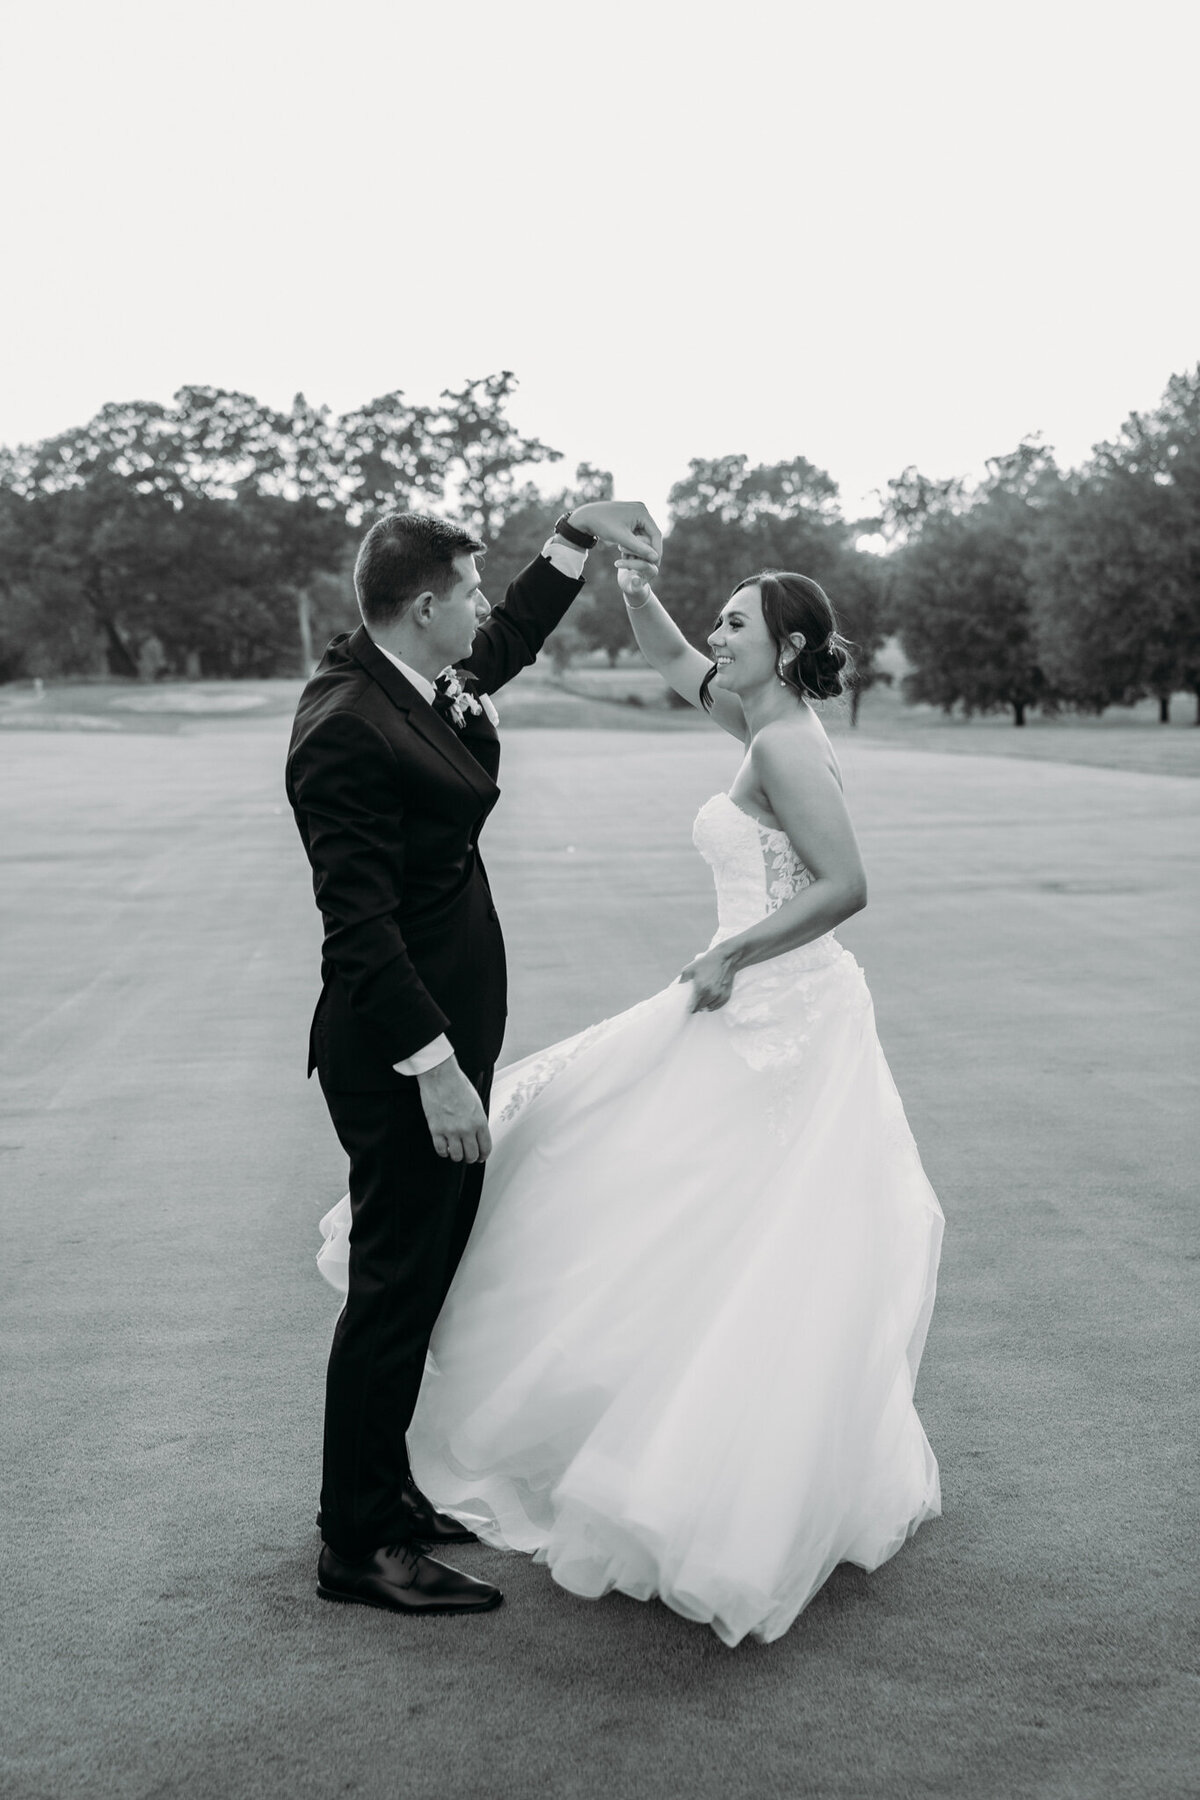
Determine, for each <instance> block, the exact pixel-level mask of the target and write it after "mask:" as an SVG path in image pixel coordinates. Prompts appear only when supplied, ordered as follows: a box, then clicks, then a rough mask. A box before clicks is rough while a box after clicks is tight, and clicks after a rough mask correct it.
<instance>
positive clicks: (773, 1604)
mask: <svg viewBox="0 0 1200 1800" xmlns="http://www.w3.org/2000/svg"><path fill="white" fill-rule="evenodd" d="M694 836H695V842H696V844H697V846H698V848H699V850H700V851H701V853H702V855H703V856H704V857H705V858H706V859H707V861H708V862H709V863H710V864H711V865H712V869H713V873H714V876H715V879H716V887H717V903H718V916H719V929H718V931H717V934H716V938H714V940H713V941H714V942H716V941H717V939H719V938H722V937H727V936H729V935H731V934H732V933H734V932H738V931H741V930H743V929H744V928H745V927H746V926H748V925H750V924H753V923H754V921H755V920H757V919H761V918H762V917H763V916H764V915H765V914H766V913H768V912H771V911H773V910H774V909H775V908H776V907H777V906H779V905H781V904H782V902H783V901H784V900H787V899H790V898H791V897H792V896H793V895H794V894H797V893H798V892H800V890H801V889H802V888H804V887H806V886H807V885H808V883H809V881H810V880H811V879H812V877H811V876H810V875H809V873H808V871H807V870H806V869H805V868H804V867H803V865H802V864H801V863H800V861H799V858H798V857H797V855H796V853H795V851H794V849H793V848H792V845H791V843H790V841H789V839H788V838H787V836H786V835H785V834H784V833H783V832H781V831H776V830H769V829H768V828H767V827H766V826H764V825H762V824H761V823H760V822H759V821H758V820H756V819H754V818H752V817H751V816H750V815H749V814H748V813H746V812H744V811H742V810H741V809H740V808H739V807H738V806H737V805H736V804H735V803H734V802H733V801H732V800H731V799H730V798H729V796H728V795H727V794H717V795H714V797H713V798H712V799H711V800H709V801H708V802H707V803H706V804H705V805H704V806H703V807H702V808H701V809H700V813H699V815H698V817H697V819H696V824H695V831H694ZM690 995H691V989H690V987H689V986H688V985H686V984H680V983H676V984H675V985H674V986H672V987H669V988H667V989H666V990H665V991H664V992H662V993H660V994H656V995H655V996H654V997H653V998H652V999H650V1000H646V1001H643V1002H642V1003H641V1004H640V1005H638V1006H635V1007H633V1008H632V1009H631V1010H630V1011H629V1012H626V1013H622V1014H621V1015H620V1016H619V1017H617V1018H614V1019H608V1020H606V1021H604V1022H603V1023H602V1024H599V1025H594V1026H592V1027H591V1028H590V1029H589V1030H587V1031H584V1032H582V1033H581V1034H580V1035H579V1036H578V1037H574V1038H570V1039H568V1040H567V1041H566V1042H564V1043H561V1044H556V1045H554V1046H553V1047H552V1048H551V1049H549V1050H545V1051H542V1052H541V1053H540V1054H538V1055H536V1056H531V1057H528V1058H526V1060H525V1061H523V1062H520V1063H515V1064H513V1065H512V1066H511V1067H510V1068H508V1069H505V1070H503V1071H501V1073H500V1074H499V1075H498V1077H497V1080H496V1087H495V1092H494V1096H493V1104H492V1129H493V1134H494V1149H493V1152H492V1156H491V1159H490V1161H489V1163H488V1172H487V1179H486V1182H485V1184H484V1192H483V1203H482V1207H481V1210H480V1214H479V1219H478V1222H477V1224H476V1226H475V1230H474V1233H473V1235H472V1237H471V1241H470V1244H469V1247H468V1249H467V1253H466V1255H465V1257H464V1259H463V1262H462V1264H461V1266H460V1268H459V1271H458V1274H457V1276H456V1278H455V1281H454V1285H453V1287H452V1288H451V1290H450V1295H449V1298H448V1300H447V1302H446V1306H445V1308H444V1310H443V1312H442V1315H441V1318H440V1319H439V1321H438V1326H437V1330H436V1332H435V1334H434V1338H433V1344H432V1348H431V1352H430V1358H429V1362H428V1366H427V1370H426V1374H425V1380H424V1385H423V1386H422V1389H421V1398H420V1403H419V1405H418V1408H417V1414H416V1418H415V1420H414V1422H413V1427H412V1430H411V1432H410V1434H409V1447H410V1453H411V1457H412V1464H413V1469H414V1473H415V1475H416V1478H417V1481H418V1482H419V1484H420V1486H421V1487H422V1488H423V1489H424V1490H425V1492H426V1493H427V1494H428V1495H429V1496H430V1498H431V1499H432V1500H433V1501H434V1502H435V1503H436V1504H437V1505H438V1506H439V1507H443V1508H448V1509H449V1510H450V1511H451V1512H455V1513H458V1514H460V1515H461V1516H463V1517H464V1518H467V1519H469V1520H470V1522H471V1523H472V1525H474V1526H475V1528H476V1529H477V1530H478V1531H479V1534H480V1536H481V1537H483V1538H484V1539H486V1540H487V1542H489V1543H491V1544H496V1545H507V1546H511V1547H512V1548H513V1549H516V1550H524V1551H528V1552H532V1553H533V1554H534V1555H535V1556H536V1557H537V1558H538V1559H539V1560H540V1561H543V1562H545V1563H547V1564H548V1565H549V1567H550V1570H551V1572H552V1574H553V1575H554V1578H555V1580H556V1581H558V1582H560V1583H561V1584H562V1585H563V1586H564V1587H566V1588H569V1589H571V1590H572V1592H574V1593H577V1594H584V1595H592V1596H594V1595H600V1594H603V1593H605V1592H607V1591H608V1590H609V1589H612V1588H619V1589H620V1590H621V1591H622V1592H623V1593H626V1594H632V1595H634V1596H636V1597H637V1598H639V1599H647V1598H649V1597H650V1596H651V1595H654V1594H657V1595H658V1596H659V1597H660V1598H661V1599H663V1600H664V1601H665V1602H666V1603H667V1605H668V1606H671V1607H673V1608H674V1609H675V1610H676V1611H677V1612H679V1613H682V1614H683V1615H684V1616H685V1617H686V1618H689V1619H698V1620H703V1621H705V1622H706V1623H708V1624H711V1626H712V1627H713V1630H714V1631H715V1632H716V1633H717V1634H718V1636H719V1637H720V1638H722V1639H723V1641H724V1642H725V1643H727V1644H736V1643H737V1642H738V1641H739V1639H741V1638H742V1637H744V1636H745V1635H746V1634H747V1633H752V1634H754V1635H756V1636H758V1637H761V1638H764V1639H767V1640H770V1639H772V1638H776V1637H778V1636H779V1635H780V1634H781V1633H782V1632H784V1631H786V1630H787V1628H788V1626H789V1625H791V1623H792V1621H793V1620H794V1619H795V1617H796V1615H797V1613H798V1612H799V1611H800V1609H801V1608H802V1607H803V1606H804V1605H805V1604H806V1602H807V1601H808V1600H809V1599H811V1597H812V1595H813V1594H814V1593H815V1592H816V1590H817V1589H818V1588H819V1587H820V1586H821V1584H822V1583H823V1582H824V1581H825V1579H826V1577H827V1576H828V1575H829V1573H830V1572H831V1570H832V1569H833V1568H834V1567H835V1565H836V1564H837V1563H839V1562H852V1563H858V1564H860V1565H861V1566H862V1567H863V1568H864V1569H874V1568H876V1567H877V1566H878V1565H879V1564H880V1563H882V1562H884V1561H885V1560H886V1559H887V1558H888V1557H889V1556H891V1555H892V1554H893V1552H894V1551H896V1550H897V1549H899V1547H900V1545H901V1544H903V1543H904V1541H905V1539H906V1538H907V1537H909V1536H910V1535H911V1534H912V1533H913V1532H914V1531H915V1530H916V1528H917V1526H918V1525H919V1524H920V1523H921V1521H922V1520H923V1519H927V1518H931V1517H935V1516H936V1515H937V1514H938V1513H939V1511H940V1493H939V1485H938V1470H937V1463H936V1462H935V1460H934V1456H933V1452H932V1451H931V1449H930V1447H929V1443H928V1441H927V1439H926V1437H925V1433H924V1431H923V1430H922V1428H921V1422H920V1420H919V1419H918V1417H917V1414H916V1411H915V1409H914V1407H913V1384H914V1381H915V1379H916V1374H917V1365H918V1363H919V1361H920V1356H921V1350H922V1346H923V1344H924V1340H925V1333H926V1329H927V1327H928V1324H929V1316H930V1312H931V1310H932V1307H933V1298H934V1285H935V1280H936V1274H937V1263H938V1253H939V1248H940V1244H941V1233H942V1214H941V1210H940V1208H939V1206H938V1203H937V1200H936V1198H935V1196H934V1194H933V1191H932V1189H931V1188H930V1186H929V1183H928V1181H927V1180H926V1178H925V1175H924V1172H923V1170H922V1168H921V1163H920V1160H919V1158H918V1155H917V1150H916V1146H915V1144H914V1143H913V1139H912V1136H911V1133H910V1132H909V1129H908V1126H907V1124H906V1122H905V1118H904V1112H903V1108H902V1107H901V1104H900V1099H899V1096H898V1094H897V1092H896V1088H895V1085H894V1084H893V1082H892V1078H891V1076H890V1074H889V1072H888V1068H887V1064H886V1062H885V1061H884V1057H883V1053H882V1051H881V1049H880V1046H879V1040H878V1038H877V1037H876V1034H875V1023H874V1013H873V1009H872V1006H871V999H870V995H869V994H868V992H867V988H866V984H865V982H864V981H863V977H862V971H861V970H860V969H859V967H858V964H857V963H856V962H855V960H854V958H853V957H852V956H851V955H850V954H849V952H848V951H846V950H844V949H843V948H842V947H841V945H840V944H839V943H838V942H837V940H836V939H835V938H834V936H833V935H832V933H830V934H828V935H826V936H824V937H821V938H818V939H817V940H816V941H815V942H814V943H811V944H806V945H805V946H804V947H803V948H802V949H799V950H792V951H788V952H787V953H785V954H784V955H782V956H779V957H776V958H775V959H774V960H773V961H770V962H765V963H759V964H758V965H756V966H755V967H752V968H749V969H747V970H745V971H744V972H743V973H741V974H739V975H738V977H737V979H736V981H735V984H734V991H733V997H732V999H731V1000H730V1001H729V1002H728V1004H727V1005H726V1006H725V1007H723V1008H722V1009H721V1010H720V1011H718V1012H715V1013H710V1012H701V1013H691V1012H689V1011H688V1003H689V999H690ZM348 1223H349V1209H348V1203H347V1202H346V1201H343V1202H341V1204H340V1205H339V1206H337V1207H335V1208H334V1210H333V1211H332V1212H331V1213H330V1214H328V1215H327V1216H326V1218H325V1219H324V1220H323V1221H322V1228H323V1230H324V1231H325V1232H326V1237H327V1241H326V1245H325V1248H324V1249H323V1250H322V1252H321V1255H320V1257H319V1259H318V1260H319V1261H320V1263H321V1266H322V1269H323V1271H324V1273H325V1274H326V1275H327V1276H328V1278H329V1279H330V1280H331V1281H332V1282H333V1283H334V1285H335V1286H339V1287H341V1288H342V1289H343V1290H344V1287H345V1279H346V1277H345V1263H346V1232H347V1229H348Z"/></svg>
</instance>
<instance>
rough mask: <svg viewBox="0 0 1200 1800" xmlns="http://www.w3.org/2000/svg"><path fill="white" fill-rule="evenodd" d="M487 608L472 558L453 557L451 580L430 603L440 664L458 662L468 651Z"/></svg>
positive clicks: (432, 629) (434, 641) (432, 625)
mask: <svg viewBox="0 0 1200 1800" xmlns="http://www.w3.org/2000/svg"><path fill="white" fill-rule="evenodd" d="M491 610H492V609H491V607H490V606H489V605H488V603H487V601H486V600H485V599H484V597H483V594H482V592H481V590H480V586H479V570H478V568H477V567H476V564H475V558H474V557H473V556H456V557H455V559H454V581H453V583H452V584H451V586H450V587H449V588H448V589H447V591H446V593H445V594H444V595H443V596H442V598H441V599H440V600H436V601H435V602H434V605H433V608H432V612H431V615H430V621H429V623H430V629H431V631H432V632H433V633H434V634H435V635H434V640H433V643H434V645H435V646H436V648H437V650H438V652H439V654H441V655H443V657H444V663H443V666H448V665H449V664H450V663H456V662H462V660H463V658H464V657H466V656H469V655H470V654H471V644H472V641H473V639H474V637H475V633H476V631H477V630H478V629H479V626H480V625H481V624H482V623H483V621H484V620H485V619H486V618H487V616H488V614H489V613H490V612H491ZM431 647H433V646H431Z"/></svg>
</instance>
